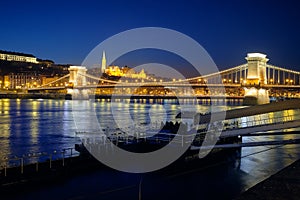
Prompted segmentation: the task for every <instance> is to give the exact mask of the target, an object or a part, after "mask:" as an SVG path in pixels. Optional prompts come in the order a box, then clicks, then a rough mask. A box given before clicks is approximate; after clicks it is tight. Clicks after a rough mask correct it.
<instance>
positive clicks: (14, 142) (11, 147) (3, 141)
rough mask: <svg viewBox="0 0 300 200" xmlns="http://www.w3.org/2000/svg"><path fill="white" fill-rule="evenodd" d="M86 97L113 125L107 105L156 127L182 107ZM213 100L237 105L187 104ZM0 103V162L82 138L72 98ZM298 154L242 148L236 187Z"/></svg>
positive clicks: (292, 148)
mask: <svg viewBox="0 0 300 200" xmlns="http://www.w3.org/2000/svg"><path fill="white" fill-rule="evenodd" d="M90 103H91V105H93V107H94V109H95V110H96V112H97V117H98V119H99V122H100V124H101V126H102V127H109V126H116V124H114V123H111V121H112V120H113V118H112V115H111V105H113V107H114V110H115V111H114V112H116V113H117V114H115V115H116V116H117V117H116V118H118V117H119V119H120V120H124V122H127V120H128V119H127V118H126V116H130V117H131V118H132V119H134V121H136V122H137V123H138V124H141V125H143V124H150V125H151V126H153V127H158V126H159V125H160V121H170V120H173V121H174V119H175V116H176V115H177V114H178V112H180V111H181V109H182V106H181V105H179V104H178V102H177V101H176V100H161V99H158V100H145V99H141V100H131V101H129V100H120V101H117V102H113V104H111V102H109V101H107V100H96V101H95V102H90ZM211 104H214V105H215V106H214V108H216V109H217V110H227V109H233V108H238V107H240V102H239V101H226V102H225V103H217V102H210V101H207V100H199V101H198V102H193V103H192V104H191V109H197V111H198V112H201V113H205V112H210V111H211V109H212V106H211ZM0 109H1V111H0V148H1V149H0V163H1V164H3V162H4V159H5V158H14V157H15V156H17V157H21V156H26V155H28V154H32V153H37V152H47V153H49V152H53V151H55V150H57V151H59V150H62V149H65V148H70V147H74V145H75V144H76V143H80V138H79V137H77V135H76V134H75V131H76V130H77V129H78V128H79V129H80V127H77V125H76V120H75V121H74V115H73V114H74V108H73V102H72V101H68V100H45V99H39V100H20V99H1V100H0ZM75 109H76V108H75ZM123 114H124V115H123ZM299 114H300V113H299V111H297V110H290V111H285V112H277V113H271V114H267V115H263V116H260V118H273V117H274V116H275V117H276V116H277V117H278V116H279V117H280V116H288V117H292V118H296V117H298V116H299ZM123 116H125V118H124V117H123ZM240 120H241V121H242V122H243V121H247V120H253V119H252V118H243V119H240ZM123 124H124V123H123ZM128 126H129V125H128ZM294 138H297V136H296V135H283V136H280V135H279V136H263V137H262V136H260V137H255V136H251V137H244V138H243V142H251V141H262V140H273V139H294ZM299 157H300V145H285V146H262V147H247V148H243V149H242V159H241V160H240V162H239V163H237V166H238V167H237V166H235V170H236V169H238V173H237V172H236V171H235V172H234V173H233V174H232V173H231V175H230V176H233V177H234V178H236V179H238V180H239V181H238V184H239V187H240V189H239V190H240V191H243V190H245V189H247V188H249V187H251V186H253V185H254V184H256V183H258V182H259V181H261V180H263V179H265V178H266V177H268V176H270V175H272V174H274V173H275V172H277V171H279V170H280V169H282V168H283V167H285V166H287V165H289V164H291V163H292V162H294V161H295V160H297V159H299ZM30 159H31V160H30ZM30 159H28V160H30V161H31V162H32V161H34V159H41V158H30ZM28 162H29V161H28ZM236 167H237V168H236ZM228 176H229V175H228ZM233 177H231V178H233ZM74 195H75V194H74Z"/></svg>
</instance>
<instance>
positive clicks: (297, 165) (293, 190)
mask: <svg viewBox="0 0 300 200" xmlns="http://www.w3.org/2000/svg"><path fill="white" fill-rule="evenodd" d="M299 197H300V160H297V161H295V162H294V163H293V164H291V165H289V166H288V167H286V168H284V169H282V170H281V171H279V172H278V173H276V174H274V175H272V176H270V177H269V178H267V179H266V180H264V181H262V182H260V183H258V184H257V185H255V186H253V187H252V188H250V189H249V190H247V191H246V192H244V193H242V194H241V195H240V196H239V197H237V198H236V199H235V200H252V199H256V200H260V199H261V200H262V199H272V200H273V199H275V200H276V199H278V200H279V199H280V200H281V199H299Z"/></svg>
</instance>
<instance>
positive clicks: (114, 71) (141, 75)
mask: <svg viewBox="0 0 300 200" xmlns="http://www.w3.org/2000/svg"><path fill="white" fill-rule="evenodd" d="M105 73H106V74H107V75H109V76H120V77H126V78H137V79H146V78H147V74H146V73H145V70H144V69H142V70H141V71H140V72H136V71H135V70H134V69H131V68H129V67H122V68H120V67H119V66H108V67H107V69H106V70H105Z"/></svg>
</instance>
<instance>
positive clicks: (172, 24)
mask: <svg viewBox="0 0 300 200" xmlns="http://www.w3.org/2000/svg"><path fill="white" fill-rule="evenodd" d="M299 10H300V5H299V3H298V4H297V1H289V0H285V1H258V0H251V1H209V0H207V1H200V0H196V1H191V0H185V1H163V0H162V1H141V0H140V1H130V0H125V1H114V0H107V1H76V0H73V1H63V0H60V1H56V0H51V1H41V0H39V1H30V0H29V1H28V0H27V1H14V0H10V1H1V5H0V15H1V18H0V19H1V25H0V27H1V28H0V49H1V50H8V51H17V52H24V53H31V54H34V55H35V56H37V57H38V58H42V59H51V60H54V61H55V62H56V63H69V64H81V63H82V61H83V60H84V58H85V57H86V56H87V54H88V53H89V52H90V51H91V50H92V49H93V48H94V47H95V46H97V45H98V44H99V43H100V42H102V41H103V40H105V39H107V38H108V37H110V36H112V35H114V34H117V33H119V32H122V31H125V30H128V29H132V28H138V27H148V26H152V27H153V26H154V27H164V28H170V29H174V30H176V31H179V32H182V33H184V34H186V35H188V36H190V37H192V38H193V39H195V40H196V41H197V42H199V43H200V44H201V45H202V46H203V47H204V48H205V49H206V50H207V51H208V53H209V54H210V55H211V56H212V58H213V59H214V61H215V63H216V64H217V66H219V68H221V69H224V68H229V67H232V66H236V65H238V64H242V63H245V62H246V61H245V59H244V57H245V56H246V53H247V52H261V53H265V54H267V55H268V58H269V59H270V61H269V63H271V64H274V65H278V66H282V67H287V68H291V69H299V70H300V50H299V47H300V12H299ZM99 57H100V56H99ZM99 59H100V58H99ZM136 59H137V60H138V59H140V58H136ZM125 64H129V65H130V63H124V65H125Z"/></svg>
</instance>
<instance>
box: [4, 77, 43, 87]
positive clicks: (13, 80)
mask: <svg viewBox="0 0 300 200" xmlns="http://www.w3.org/2000/svg"><path fill="white" fill-rule="evenodd" d="M40 84H41V81H40V78H39V77H38V76H36V75H31V74H24V73H18V74H14V73H11V74H9V75H5V76H4V88H8V89H21V88H32V87H37V86H38V85H40Z"/></svg>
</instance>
